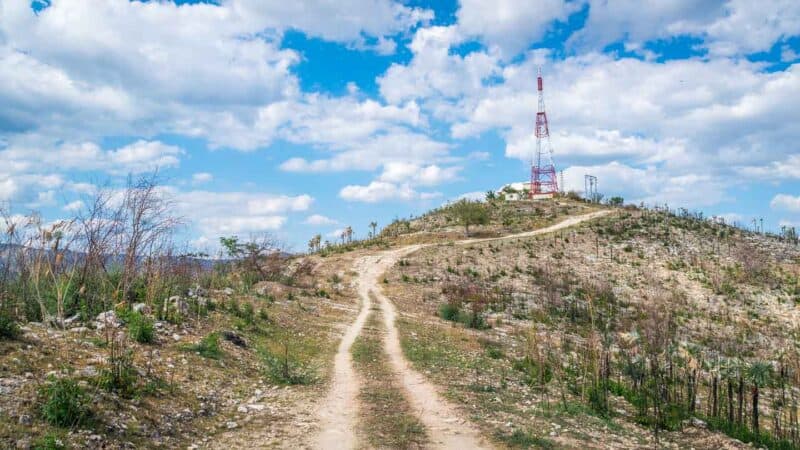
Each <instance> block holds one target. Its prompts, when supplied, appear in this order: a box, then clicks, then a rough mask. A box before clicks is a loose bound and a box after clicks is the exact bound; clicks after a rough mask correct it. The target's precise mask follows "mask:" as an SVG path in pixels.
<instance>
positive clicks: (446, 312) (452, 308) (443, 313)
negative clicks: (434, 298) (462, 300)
mask: <svg viewBox="0 0 800 450" xmlns="http://www.w3.org/2000/svg"><path fill="white" fill-rule="evenodd" d="M460 312H461V310H460V309H459V308H458V305H454V304H452V303H444V304H442V305H441V306H439V317H441V318H442V319H444V320H449V321H451V322H455V321H457V320H458V314H459V313H460Z"/></svg>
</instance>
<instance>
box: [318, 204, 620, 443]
mask: <svg viewBox="0 0 800 450" xmlns="http://www.w3.org/2000/svg"><path fill="white" fill-rule="evenodd" d="M609 212H610V211H609V210H603V211H597V212H594V213H591V214H585V215H582V216H575V217H571V218H569V219H566V220H564V221H562V222H559V223H557V224H555V225H551V226H549V227H545V228H541V229H538V230H533V231H528V232H525V233H519V234H514V235H509V236H503V237H499V238H486V239H468V240H464V241H458V242H457V243H456V244H458V245H466V244H474V243H478V242H486V241H493V240H500V239H514V238H524V237H530V236H535V235H539V234H546V233H550V232H553V231H557V230H561V229H564V228H568V227H571V226H574V225H577V224H579V223H581V222H584V221H587V220H592V219H595V218H597V217H601V216H603V215H606V214H608V213H609ZM427 245H432V244H427ZM424 246H426V245H411V246H407V247H402V248H399V249H393V250H388V251H385V252H381V253H378V254H374V255H369V256H365V257H363V258H361V259H359V260H358V262H357V263H356V264H355V267H354V269H355V270H356V271H357V272H358V274H359V275H358V279H357V287H358V296H359V299H360V301H361V309H360V311H359V314H358V316H357V317H356V320H355V321H354V322H353V324H352V325H350V327H349V328H348V329H347V332H346V333H345V335H344V337H343V338H342V342H341V344H340V345H339V349H338V351H337V354H336V358H335V361H334V375H333V383H332V386H331V390H330V392H329V394H328V396H327V398H326V400H325V403H324V404H323V406H322V408H321V409H320V427H321V430H322V431H321V432H320V434H319V436H318V438H317V440H316V448H320V449H332V448H337V449H347V448H356V447H357V446H358V445H359V443H358V440H357V436H356V425H357V424H356V421H357V417H358V416H357V414H358V398H357V396H358V391H359V387H360V382H359V379H358V375H357V374H356V372H355V370H354V369H353V360H352V356H351V353H350V348H351V347H352V345H353V342H354V341H355V339H356V338H357V337H358V335H359V333H360V332H361V329H362V328H363V326H364V322H365V321H366V319H367V316H368V315H369V310H370V308H371V307H372V297H373V296H374V297H375V298H376V299H377V301H378V304H379V306H380V308H381V310H382V312H383V318H384V324H385V326H386V334H385V336H384V349H385V351H386V354H387V355H388V357H389V361H390V363H391V366H392V368H393V370H394V371H395V374H396V375H397V377H398V379H399V380H400V383H401V385H402V388H403V390H404V391H405V393H406V396H407V398H408V400H409V403H411V405H412V407H413V409H414V411H415V413H416V414H417V416H418V418H419V419H420V421H421V422H422V423H423V424H424V425H425V427H426V429H427V432H428V437H429V438H430V441H431V447H433V448H440V449H458V450H465V449H481V448H491V445H490V444H489V443H488V442H487V441H486V440H485V439H484V438H482V437H481V436H480V434H479V432H478V431H477V430H476V429H475V428H474V427H472V426H471V425H470V424H469V423H468V422H466V421H465V420H463V419H461V418H459V416H458V414H457V412H456V408H455V407H454V406H453V405H451V404H450V403H449V402H447V401H446V400H445V399H443V398H442V397H441V396H440V395H439V394H438V392H437V390H436V388H435V387H434V386H433V385H432V384H431V383H430V382H428V381H427V380H426V379H425V377H423V376H422V375H421V374H420V373H419V372H417V371H415V370H414V369H412V368H411V366H410V365H409V363H408V360H406V358H405V356H404V355H403V351H402V348H401V347H400V337H399V334H398V331H397V327H396V326H395V319H396V317H397V311H396V309H395V307H394V305H393V304H392V302H391V301H390V300H389V299H388V298H386V297H385V296H384V295H383V293H382V290H381V288H380V285H379V283H378V278H379V277H380V276H381V275H383V273H384V272H385V271H386V270H387V269H389V268H390V267H392V266H393V265H394V264H395V263H396V262H397V261H398V260H399V259H400V258H402V257H404V256H406V255H408V254H410V253H413V252H415V251H417V250H419V249H420V248H422V247H424Z"/></svg>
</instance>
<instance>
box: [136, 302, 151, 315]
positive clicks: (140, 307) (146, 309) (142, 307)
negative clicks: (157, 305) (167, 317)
mask: <svg viewBox="0 0 800 450" xmlns="http://www.w3.org/2000/svg"><path fill="white" fill-rule="evenodd" d="M131 309H133V310H134V311H136V312H138V313H142V314H152V313H153V310H152V309H150V306H148V305H147V304H145V303H134V304H133V306H132V308H131Z"/></svg>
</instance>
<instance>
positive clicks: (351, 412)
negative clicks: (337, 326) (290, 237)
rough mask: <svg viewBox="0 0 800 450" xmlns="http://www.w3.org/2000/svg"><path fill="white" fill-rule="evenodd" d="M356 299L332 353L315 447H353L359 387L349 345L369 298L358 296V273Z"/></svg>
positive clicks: (365, 262)
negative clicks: (357, 302) (353, 315)
mask: <svg viewBox="0 0 800 450" xmlns="http://www.w3.org/2000/svg"><path fill="white" fill-rule="evenodd" d="M378 258H379V256H377V255H374V256H366V257H363V258H361V259H359V260H358V261H357V262H356V263H355V265H354V266H353V269H354V270H356V271H357V272H358V273H359V274H363V273H365V272H366V271H368V270H369V269H370V267H372V266H373V265H374V260H377V259H378ZM357 283H358V292H359V296H358V297H359V299H361V309H360V310H359V312H358V316H357V317H356V320H355V321H354V322H353V323H352V324H351V325H350V327H349V328H348V329H347V331H346V332H345V334H344V336H343V337H342V341H341V342H340V343H339V348H338V349H337V350H336V356H335V357H334V360H333V377H332V381H331V389H330V391H329V392H328V396H327V397H326V398H325V401H324V403H323V404H322V407H321V408H320V410H319V425H320V429H321V431H320V433H319V435H318V436H317V439H316V442H314V448H318V449H333V448H337V449H352V448H356V446H357V444H358V443H357V440H356V425H357V418H358V392H359V389H360V387H361V383H360V382H359V379H358V376H357V375H356V372H355V370H354V369H353V355H352V354H351V353H350V347H352V346H353V342H355V340H356V338H357V337H358V335H359V334H360V333H361V329H362V328H363V327H364V323H365V322H366V321H367V317H368V316H369V309H370V307H371V306H372V301H371V299H370V296H369V295H362V291H364V292H366V291H365V287H364V282H363V279H362V277H361V276H359V278H358V280H357Z"/></svg>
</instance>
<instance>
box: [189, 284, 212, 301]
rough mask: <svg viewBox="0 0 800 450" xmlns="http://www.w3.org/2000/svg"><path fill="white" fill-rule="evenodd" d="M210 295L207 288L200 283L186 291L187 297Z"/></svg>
mask: <svg viewBox="0 0 800 450" xmlns="http://www.w3.org/2000/svg"><path fill="white" fill-rule="evenodd" d="M207 295H208V291H207V290H206V289H205V288H202V287H200V286H199V285H195V287H193V288H191V289H189V291H188V292H187V293H186V296H187V297H190V298H195V297H205V296H207Z"/></svg>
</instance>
